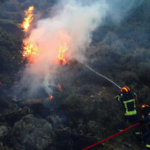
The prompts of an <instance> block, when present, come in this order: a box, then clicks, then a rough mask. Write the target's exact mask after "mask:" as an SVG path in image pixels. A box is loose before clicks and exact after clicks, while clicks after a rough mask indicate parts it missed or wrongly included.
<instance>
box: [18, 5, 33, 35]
mask: <svg viewBox="0 0 150 150" xmlns="http://www.w3.org/2000/svg"><path fill="white" fill-rule="evenodd" d="M33 10H34V7H33V6H30V7H29V9H28V10H25V16H26V18H24V22H23V23H22V25H21V27H22V28H23V29H24V30H23V31H24V32H28V29H29V27H30V23H31V22H32V20H33V19H34V18H33Z"/></svg>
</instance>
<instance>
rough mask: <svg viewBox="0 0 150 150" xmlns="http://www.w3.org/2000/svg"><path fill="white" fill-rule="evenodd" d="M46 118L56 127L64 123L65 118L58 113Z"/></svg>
mask: <svg viewBox="0 0 150 150" xmlns="http://www.w3.org/2000/svg"><path fill="white" fill-rule="evenodd" d="M46 120H47V121H48V122H49V123H51V124H52V126H54V127H58V126H59V125H61V124H62V123H63V119H62V118H60V117H59V116H57V115H51V116H48V117H47V118H46Z"/></svg>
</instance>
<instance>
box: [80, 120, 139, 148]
mask: <svg viewBox="0 0 150 150" xmlns="http://www.w3.org/2000/svg"><path fill="white" fill-rule="evenodd" d="M139 124H141V123H136V124H134V125H132V126H130V127H128V128H125V129H124V130H122V131H120V132H118V133H116V134H114V135H112V136H110V137H108V138H106V139H104V140H102V141H100V142H98V143H95V144H93V145H91V146H88V147H86V148H83V149H82V150H86V149H89V148H91V147H94V146H96V145H98V144H101V143H103V142H105V141H107V140H109V139H111V138H113V137H115V136H117V135H118V134H120V133H122V132H124V131H126V130H128V129H130V128H133V127H135V126H137V125H139Z"/></svg>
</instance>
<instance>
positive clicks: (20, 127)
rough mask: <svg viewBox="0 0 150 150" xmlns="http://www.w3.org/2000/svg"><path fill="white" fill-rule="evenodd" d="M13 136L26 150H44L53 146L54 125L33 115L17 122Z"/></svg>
mask: <svg viewBox="0 0 150 150" xmlns="http://www.w3.org/2000/svg"><path fill="white" fill-rule="evenodd" d="M11 135H12V137H13V138H14V140H16V141H20V143H21V144H22V145H24V146H25V147H26V149H31V150H32V149H36V150H43V149H45V148H46V147H47V146H48V145H49V144H52V143H53V140H54V138H55V135H54V133H53V130H52V125H51V124H50V123H49V122H48V121H46V120H44V119H37V118H35V117H34V116H33V115H32V114H29V115H27V116H25V117H23V118H22V119H21V120H20V121H18V122H16V123H15V124H14V127H13V129H12V132H11Z"/></svg>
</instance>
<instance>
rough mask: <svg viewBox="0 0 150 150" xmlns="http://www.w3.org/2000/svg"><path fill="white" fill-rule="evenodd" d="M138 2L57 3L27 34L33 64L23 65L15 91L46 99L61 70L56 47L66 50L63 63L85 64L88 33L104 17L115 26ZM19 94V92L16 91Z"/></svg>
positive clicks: (67, 0)
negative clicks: (24, 90) (42, 91)
mask: <svg viewBox="0 0 150 150" xmlns="http://www.w3.org/2000/svg"><path fill="white" fill-rule="evenodd" d="M141 2H142V0H139V1H137V0H125V1H120V0H87V1H84V0H60V1H58V3H57V4H56V5H55V6H54V7H53V9H51V10H52V11H51V12H50V14H49V18H45V19H41V20H39V21H38V22H37V26H36V28H35V29H33V30H32V31H31V34H30V36H29V38H28V39H27V43H28V44H33V45H34V46H35V47H36V49H37V51H38V52H37V53H38V54H37V55H35V56H34V63H30V64H28V65H27V67H26V69H25V70H24V72H23V77H22V79H21V81H20V85H21V86H19V87H22V88H28V92H29V93H28V96H30V95H32V94H33V93H35V91H37V89H38V88H39V87H41V88H44V89H45V90H46V92H47V93H48V95H50V94H51V93H52V92H53V91H52V89H51V88H50V87H49V86H56V83H55V80H56V78H57V73H61V72H60V71H62V70H63V69H62V68H63V66H62V68H61V69H60V66H59V65H58V64H57V63H56V62H57V61H58V55H59V49H60V47H63V48H66V52H65V53H64V56H65V59H66V61H67V60H73V59H76V60H78V61H82V62H85V61H86V57H85V55H86V49H87V48H88V47H89V45H90V43H91V42H92V32H93V31H94V30H95V29H97V28H98V27H99V26H100V25H101V23H104V20H105V17H107V16H111V18H112V20H113V21H114V22H116V23H119V22H120V21H121V20H122V19H123V18H124V17H125V16H126V15H128V13H129V11H130V10H131V9H133V8H134V7H136V6H137V5H139V4H140V3H141ZM20 90H21V89H20Z"/></svg>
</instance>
